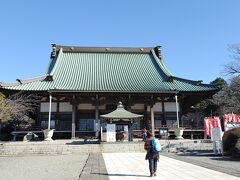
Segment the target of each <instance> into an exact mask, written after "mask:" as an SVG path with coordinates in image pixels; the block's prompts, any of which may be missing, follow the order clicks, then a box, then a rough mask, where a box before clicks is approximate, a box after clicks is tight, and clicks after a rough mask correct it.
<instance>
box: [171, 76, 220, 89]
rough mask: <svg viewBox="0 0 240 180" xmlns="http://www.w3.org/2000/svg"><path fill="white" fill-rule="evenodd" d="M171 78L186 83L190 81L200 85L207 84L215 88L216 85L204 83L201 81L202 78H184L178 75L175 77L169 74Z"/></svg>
mask: <svg viewBox="0 0 240 180" xmlns="http://www.w3.org/2000/svg"><path fill="white" fill-rule="evenodd" d="M171 77H172V78H173V79H176V80H179V81H185V82H188V83H192V84H194V85H202V86H207V87H213V88H216V89H217V87H216V86H214V85H212V84H205V83H202V80H198V81H196V80H190V79H185V78H180V77H177V76H171Z"/></svg>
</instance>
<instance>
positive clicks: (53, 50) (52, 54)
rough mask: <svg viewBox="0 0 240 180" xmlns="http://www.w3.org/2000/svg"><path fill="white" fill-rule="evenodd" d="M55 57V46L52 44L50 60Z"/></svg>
mask: <svg viewBox="0 0 240 180" xmlns="http://www.w3.org/2000/svg"><path fill="white" fill-rule="evenodd" d="M56 55H57V51H56V44H52V53H51V58H54V57H55V56H56Z"/></svg>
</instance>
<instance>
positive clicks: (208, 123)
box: [204, 117, 221, 137]
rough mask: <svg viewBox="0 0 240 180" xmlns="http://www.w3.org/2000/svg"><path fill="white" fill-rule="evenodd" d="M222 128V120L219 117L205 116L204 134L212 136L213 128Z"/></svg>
mask: <svg viewBox="0 0 240 180" xmlns="http://www.w3.org/2000/svg"><path fill="white" fill-rule="evenodd" d="M218 127H220V128H221V121H220V119H219V117H213V118H212V117H205V118H204V135H205V136H208V137H211V129H212V128H218Z"/></svg>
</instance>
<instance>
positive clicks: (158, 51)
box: [154, 46, 162, 59]
mask: <svg viewBox="0 0 240 180" xmlns="http://www.w3.org/2000/svg"><path fill="white" fill-rule="evenodd" d="M154 51H155V54H156V55H157V57H158V58H159V59H162V54H161V46H156V47H155V48H154Z"/></svg>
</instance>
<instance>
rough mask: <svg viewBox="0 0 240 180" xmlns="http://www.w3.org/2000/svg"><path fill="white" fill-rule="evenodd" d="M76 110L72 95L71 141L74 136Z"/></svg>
mask: <svg viewBox="0 0 240 180" xmlns="http://www.w3.org/2000/svg"><path fill="white" fill-rule="evenodd" d="M76 109H77V103H76V97H75V95H73V101H72V139H75V134H76V124H75V120H76Z"/></svg>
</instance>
